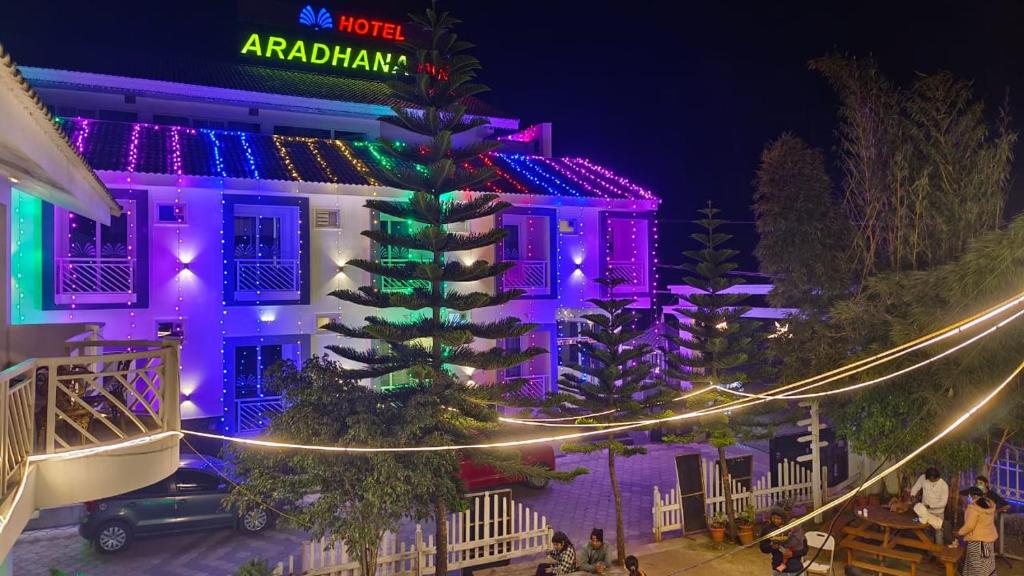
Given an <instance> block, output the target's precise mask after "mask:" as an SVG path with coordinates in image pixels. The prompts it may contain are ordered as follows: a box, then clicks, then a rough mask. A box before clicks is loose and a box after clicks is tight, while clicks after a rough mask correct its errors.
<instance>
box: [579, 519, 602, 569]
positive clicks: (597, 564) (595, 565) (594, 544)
mask: <svg viewBox="0 0 1024 576" xmlns="http://www.w3.org/2000/svg"><path fill="white" fill-rule="evenodd" d="M607 567H608V548H607V547H606V546H605V545H604V530H601V529H600V528H594V529H593V530H591V531H590V546H587V547H586V548H584V549H583V552H582V554H580V570H582V571H584V572H592V573H594V574H603V573H604V572H605V570H606V569H607Z"/></svg>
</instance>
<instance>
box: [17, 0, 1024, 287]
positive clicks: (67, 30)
mask: <svg viewBox="0 0 1024 576" xmlns="http://www.w3.org/2000/svg"><path fill="white" fill-rule="evenodd" d="M305 3H306V2H304V1H302V2H295V4H296V5H297V6H298V7H301V6H302V5H304V4H305ZM313 4H314V5H315V6H316V7H320V6H322V5H326V6H330V7H332V8H335V9H344V10H346V11H351V12H353V13H362V14H364V15H366V16H375V17H379V18H390V19H399V18H401V17H402V15H403V14H405V13H406V12H408V10H409V9H416V8H420V7H422V6H424V5H425V3H423V2H410V1H406V0H402V1H396V2H390V1H381V0H378V1H376V2H369V1H359V0H352V1H341V0H338V1H331V2H319V3H317V2H314V3H313ZM441 6H442V7H448V8H450V9H451V10H452V11H453V12H454V13H455V14H456V15H457V16H459V17H461V18H462V20H463V21H464V24H463V26H462V28H461V32H462V35H463V36H464V37H465V38H467V39H468V40H471V41H473V42H475V43H476V44H478V49H477V50H476V51H475V54H476V55H477V56H478V57H479V58H480V60H481V61H482V63H483V65H484V71H483V73H482V80H483V81H484V82H485V83H487V84H488V85H489V86H491V88H492V89H493V90H492V92H491V93H489V94H487V95H485V99H486V100H488V101H489V102H490V103H492V104H494V105H496V106H498V107H500V108H501V109H503V110H505V111H507V112H508V113H509V115H511V116H514V117H519V118H522V119H523V121H524V124H529V123H532V122H541V121H550V122H553V123H554V150H555V154H556V155H560V156H586V157H589V158H591V159H593V160H595V161H596V162H598V163H600V164H603V165H606V166H608V167H610V168H612V169H613V170H615V171H616V172H618V173H620V174H622V175H624V176H626V177H628V178H630V179H632V180H634V181H636V182H637V183H639V184H641V185H643V186H647V187H650V188H652V189H653V190H654V191H655V192H656V193H657V194H658V195H659V196H660V197H661V198H662V199H663V201H664V202H663V206H662V210H661V214H660V217H661V219H662V220H663V223H662V226H661V230H662V246H661V253H662V254H661V255H662V261H663V262H668V263H678V262H680V261H681V260H682V257H681V254H680V251H681V250H682V249H683V247H684V246H689V245H692V243H691V242H690V241H689V240H688V235H689V233H690V232H692V231H694V229H693V226H692V225H690V224H687V223H685V221H688V220H691V219H692V218H693V217H694V216H695V210H696V209H698V208H699V207H702V206H703V205H704V203H705V202H706V201H707V200H709V199H711V200H714V201H715V203H716V204H717V205H718V206H719V207H720V208H722V209H723V216H724V217H725V218H727V219H730V220H735V221H737V223H735V224H732V225H730V227H729V230H728V231H730V232H732V233H734V234H736V235H737V236H738V241H737V243H736V247H737V248H740V249H741V250H743V251H745V252H747V253H748V254H749V251H750V249H752V247H753V244H754V242H755V238H754V235H753V226H752V225H751V224H750V223H749V221H750V220H751V218H752V214H751V211H750V203H751V191H752V190H751V181H752V179H753V176H754V170H755V168H756V166H757V163H758V159H759V156H760V153H761V149H762V148H763V146H764V144H765V143H766V142H768V141H770V140H771V139H773V138H775V137H777V136H778V135H780V134H781V133H782V132H785V131H792V132H794V133H796V134H797V135H799V136H802V137H803V138H805V139H806V140H808V141H809V142H810V143H811V144H812V145H813V146H816V147H820V148H823V149H825V150H829V149H830V148H831V147H832V146H833V143H834V138H833V130H834V126H835V121H834V115H835V106H836V102H835V99H834V97H833V95H832V93H831V91H830V90H829V89H828V87H827V86H826V85H825V82H824V81H823V80H822V79H821V78H820V77H818V76H817V75H816V74H814V73H812V72H810V71H808V70H807V60H808V59H810V58H813V57H815V56H819V55H823V54H825V53H827V52H830V51H840V52H846V53H850V54H853V55H858V56H868V55H873V56H874V57H875V58H876V59H877V60H878V61H879V62H880V64H881V66H882V69H883V70H884V71H885V72H886V73H887V74H888V75H889V76H890V77H892V78H893V79H895V80H898V81H902V82H905V81H907V80H909V79H912V78H913V75H914V74H915V73H916V72H931V71H935V70H939V69H948V70H951V71H952V72H953V73H955V74H957V75H958V76H961V77H964V78H967V79H972V80H973V81H974V83H975V93H976V95H977V96H979V97H981V98H983V99H984V100H985V101H986V102H987V103H988V104H989V111H990V112H991V111H993V109H994V108H995V106H996V105H998V103H999V102H1000V101H1001V100H1002V98H1003V95H1004V93H1005V91H1006V90H1007V89H1009V90H1010V94H1011V99H1012V100H1013V101H1014V103H1015V108H1016V110H1015V116H1016V120H1015V128H1016V129H1017V130H1018V131H1022V132H1024V130H1022V128H1024V126H1022V120H1021V119H1022V118H1024V105H1022V104H1021V102H1024V66H1022V62H1021V58H1022V55H1024V50H1022V49H1024V34H1022V33H1021V30H1024V3H1019V2H983V1H981V2H934V1H933V2H928V3H909V2H900V1H894V0H889V1H887V2H878V3H874V2H828V1H819V2H814V3H805V2H764V1H763V0H760V1H754V2H739V1H735V2H715V1H710V0H705V1H703V2H673V3H669V2H638V1H632V2H596V1H595V2H583V1H573V2H570V1H565V0H563V1H555V0H547V1H544V2H534V1H516V2H493V1H481V0H475V1H469V0H462V1H451V2H442V3H441ZM666 6H674V8H672V9H671V10H669V9H667V8H666ZM236 14H237V8H236V5H235V3H234V2H233V1H232V2H212V1H209V2H195V1H181V2H176V1H169V2H146V1H136V2H120V1H118V2H113V1H103V0H90V1H76V2H63V1H60V2H55V1H49V0H33V1H22V2H8V3H7V6H5V7H4V9H3V14H2V16H0V42H3V43H4V44H5V45H6V46H7V47H8V49H9V50H10V51H11V52H12V53H13V54H14V56H15V58H16V59H17V60H18V62H19V63H23V64H27V65H45V66H53V67H65V68H69V69H78V70H86V71H88V70H90V69H95V68H96V67H95V66H92V67H90V64H91V63H95V62H104V63H105V65H104V68H110V67H111V66H116V65H117V62H120V61H129V60H136V61H146V60H148V59H153V58H165V57H182V56H184V57H197V58H205V59H214V60H224V61H232V60H235V53H236V50H237V48H238V45H237V25H236V21H237V16H236ZM1019 148H1020V147H1019V146H1018V149H1019ZM1018 154H1019V150H1018ZM1022 165H1024V163H1022V162H1018V163H1017V166H1018V167H1017V168H1016V169H1015V175H1016V177H1015V183H1014V186H1013V192H1012V193H1011V196H1012V199H1011V212H1016V211H1019V210H1020V208H1021V207H1024V201H1022V198H1024V193H1022V190H1021V188H1022V178H1021V177H1020V176H1021V174H1022V171H1021V168H1020V166H1022ZM754 266H755V263H754V261H753V260H752V259H751V258H749V257H745V258H744V259H743V267H744V268H745V269H753V267H754ZM672 275H673V274H672V273H662V278H663V280H669V281H673V282H676V281H678V280H677V279H676V278H672Z"/></svg>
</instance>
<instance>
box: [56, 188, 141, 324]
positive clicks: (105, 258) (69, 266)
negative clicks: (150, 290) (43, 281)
mask: <svg viewBox="0 0 1024 576" xmlns="http://www.w3.org/2000/svg"><path fill="white" fill-rule="evenodd" d="M118 203H120V204H121V206H122V212H121V215H120V216H116V217H111V218H110V224H109V225H104V224H100V223H98V222H96V221H95V220H92V219H89V218H86V217H85V216H82V215H80V214H76V213H74V212H69V211H67V210H64V209H62V208H54V209H53V212H52V214H53V221H52V227H53V252H54V262H53V263H54V268H53V300H54V304H55V305H56V306H70V305H75V306H81V305H112V304H113V305H126V304H128V305H130V304H137V303H141V302H140V301H139V291H140V290H141V289H145V283H144V282H143V281H142V280H143V279H144V278H145V266H141V265H140V263H139V256H140V253H144V249H142V248H144V246H145V240H146V229H145V228H144V226H145V214H144V210H145V208H144V206H145V201H144V200H142V199H140V198H139V195H138V194H132V195H130V196H129V195H124V194H119V197H118Z"/></svg>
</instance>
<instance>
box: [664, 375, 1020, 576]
mask: <svg viewBox="0 0 1024 576" xmlns="http://www.w3.org/2000/svg"><path fill="white" fill-rule="evenodd" d="M1021 371H1024V362H1021V363H1020V364H1018V365H1017V367H1016V368H1015V369H1014V371H1013V373H1012V374H1010V375H1009V376H1008V377H1007V378H1006V379H1005V380H1003V381H1002V382H1000V383H999V384H997V385H996V386H995V387H994V388H992V389H991V390H989V392H988V394H986V395H985V396H984V397H982V399H981V400H979V401H978V402H977V403H976V404H974V405H973V406H971V407H970V408H969V409H967V411H965V412H963V413H962V414H960V416H958V417H957V419H956V420H954V421H953V422H952V423H950V424H949V425H948V426H946V427H945V428H943V429H942V430H941V431H940V432H939V433H938V434H936V435H935V436H932V438H931V439H929V440H928V441H926V442H925V443H923V444H921V445H920V446H918V447H917V448H915V449H914V450H913V451H912V452H911V453H909V454H907V455H906V456H904V457H903V458H901V459H900V460H899V461H897V462H896V463H894V464H893V465H892V466H889V467H888V468H886V469H885V470H882V471H880V472H878V473H876V474H875V475H874V476H872V477H871V478H868V479H867V480H864V481H863V482H861V483H860V484H859V485H858V486H857V488H855V489H853V490H850V491H849V492H847V493H846V494H843V495H841V496H837V497H836V498H835V500H833V501H831V502H829V503H828V504H825V505H823V506H820V507H819V508H817V509H815V510H811V511H810V512H808V513H806V514H804V515H803V516H800V517H799V518H796V519H794V520H791V521H790V522H789V523H788V524H786V525H784V526H780V527H779V528H778V529H776V530H773V531H772V532H769V533H768V534H765V535H764V536H761V537H760V538H758V539H756V540H754V541H753V542H751V543H750V544H744V545H741V546H738V547H736V548H734V549H732V550H730V551H729V552H726V553H724V554H719V555H718V556H715V557H713V558H708V559H706V560H702V561H700V562H697V563H696V564H692V565H690V566H687V567H685V568H681V569H679V570H676V571H674V572H671V573H669V575H668V576H675V575H676V574H682V573H684V572H689V571H690V570H693V569H694V568H697V567H698V566H703V565H705V564H708V563H710V562H713V561H715V560H720V559H722V558H724V557H726V556H729V555H732V554H735V553H736V552H739V551H741V550H744V549H746V548H749V547H752V546H757V545H758V544H759V543H760V542H762V541H764V540H768V539H770V538H773V537H775V536H778V535H780V534H783V533H785V532H788V531H789V530H792V529H793V528H796V527H797V526H799V525H801V524H803V523H804V522H807V521H808V520H810V519H812V518H814V517H815V516H818V515H820V514H822V513H824V512H828V511H829V510H832V509H834V508H836V507H837V506H839V505H840V504H843V503H845V502H846V501H847V500H850V499H852V498H854V497H855V496H856V495H857V494H859V493H860V491H861V490H864V489H865V488H867V487H868V486H871V485H872V484H874V483H876V482H878V481H880V480H882V479H883V478H885V477H886V476H888V475H890V474H892V473H893V472H895V471H897V470H899V469H900V468H902V467H903V466H905V465H907V464H908V463H909V462H910V461H911V460H913V459H914V458H916V457H917V456H918V455H920V454H921V453H922V452H924V451H925V450H927V449H929V448H931V447H932V446H934V445H935V444H936V443H937V442H939V441H940V440H942V439H943V438H945V437H946V436H949V435H950V434H951V433H952V432H953V431H954V430H956V429H957V428H959V427H960V425H961V424H963V423H964V422H966V421H967V420H968V419H969V418H970V417H971V416H973V415H974V414H976V413H977V412H978V411H979V410H981V409H982V408H984V407H985V406H986V405H988V403H989V402H991V401H992V400H993V399H994V398H995V397H996V396H998V395H999V394H1000V393H1001V392H1002V391H1003V390H1005V389H1006V387H1007V386H1009V385H1010V383H1011V382H1013V381H1014V379H1015V378H1017V376H1018V375H1020V373H1021Z"/></svg>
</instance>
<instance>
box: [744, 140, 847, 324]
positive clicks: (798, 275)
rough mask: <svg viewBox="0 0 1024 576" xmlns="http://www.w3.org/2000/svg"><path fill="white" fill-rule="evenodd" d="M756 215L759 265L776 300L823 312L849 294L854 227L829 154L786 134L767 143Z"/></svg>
mask: <svg viewBox="0 0 1024 576" xmlns="http://www.w3.org/2000/svg"><path fill="white" fill-rule="evenodd" d="M755 185H756V188H755V191H754V215H755V216H756V218H757V235H758V243H757V248H756V249H755V250H754V255H755V256H757V259H758V262H759V263H760V270H761V271H762V272H765V273H767V274H769V275H770V276H771V277H772V283H773V285H774V288H773V289H772V291H771V293H770V294H769V295H768V301H769V302H770V303H771V305H772V306H776V307H780V308H797V309H799V310H800V311H801V312H803V313H804V314H805V315H813V316H820V315H821V314H823V313H824V312H825V311H826V310H827V308H828V306H829V305H830V304H831V303H832V302H834V301H835V300H836V299H837V298H842V297H844V296H847V295H849V293H850V288H851V284H852V274H851V272H852V271H851V268H850V264H849V259H850V256H852V253H851V246H850V244H851V240H852V232H853V230H852V229H851V227H850V222H849V220H847V218H846V215H845V214H844V213H843V211H842V208H841V206H840V205H839V202H838V200H837V199H836V198H835V196H834V194H833V191H832V182H831V181H830V179H829V177H828V173H827V172H826V171H825V158H824V156H823V155H822V153H821V152H820V151H818V150H812V149H811V148H808V146H807V144H805V143H804V141H803V140H801V139H800V138H797V137H795V136H793V135H791V134H783V135H782V136H781V137H779V139H778V140H775V141H774V142H771V143H770V144H768V145H767V146H765V149H764V153H762V155H761V165H760V167H759V168H758V170H757V177H756V179H755Z"/></svg>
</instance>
